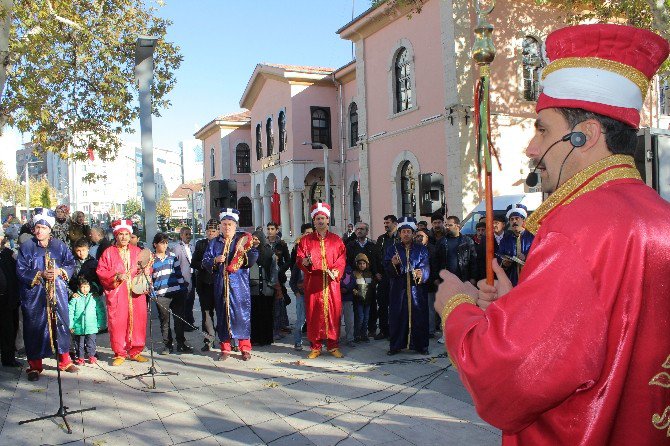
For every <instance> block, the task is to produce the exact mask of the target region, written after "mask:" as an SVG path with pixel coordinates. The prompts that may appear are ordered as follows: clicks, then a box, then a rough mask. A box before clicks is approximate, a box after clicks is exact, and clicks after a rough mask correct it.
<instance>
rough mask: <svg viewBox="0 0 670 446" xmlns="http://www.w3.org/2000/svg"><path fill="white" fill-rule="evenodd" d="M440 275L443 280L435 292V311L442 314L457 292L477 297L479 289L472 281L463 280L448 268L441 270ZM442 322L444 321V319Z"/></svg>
mask: <svg viewBox="0 0 670 446" xmlns="http://www.w3.org/2000/svg"><path fill="white" fill-rule="evenodd" d="M440 277H441V278H442V280H443V282H442V283H441V284H440V286H439V287H438V288H437V293H435V311H437V312H438V314H440V315H441V314H442V310H444V306H445V305H446V304H447V301H448V300H449V299H451V298H452V297H453V296H455V295H457V294H467V295H468V296H470V297H472V298H473V299H475V300H476V299H477V295H478V293H479V291H478V290H477V288H475V287H474V285H472V284H471V283H470V282H462V281H461V279H459V278H458V277H457V276H456V275H454V274H452V273H450V272H449V271H447V270H446V269H443V270H442V271H440ZM442 322H443V323H444V321H442Z"/></svg>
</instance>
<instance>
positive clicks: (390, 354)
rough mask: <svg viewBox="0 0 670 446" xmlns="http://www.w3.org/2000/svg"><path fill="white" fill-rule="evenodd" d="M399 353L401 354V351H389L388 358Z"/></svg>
mask: <svg viewBox="0 0 670 446" xmlns="http://www.w3.org/2000/svg"><path fill="white" fill-rule="evenodd" d="M398 353H400V350H389V351H387V352H386V354H387V355H388V356H393V355H397V354H398Z"/></svg>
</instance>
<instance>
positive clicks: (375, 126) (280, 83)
mask: <svg viewBox="0 0 670 446" xmlns="http://www.w3.org/2000/svg"><path fill="white" fill-rule="evenodd" d="M408 12H410V10H409V9H405V10H403V9H400V10H399V11H398V12H397V13H395V14H392V13H389V11H388V6H387V4H382V5H381V6H379V7H375V8H371V9H369V10H367V11H366V12H364V13H363V14H361V15H360V16H359V17H356V18H355V19H354V20H352V21H351V22H349V23H347V24H345V25H344V26H343V27H342V28H340V29H339V30H337V33H338V34H339V35H340V37H341V38H342V39H345V40H348V41H351V42H352V43H353V44H354V48H355V60H354V61H352V62H350V63H348V64H346V65H344V66H343V67H341V68H338V69H335V70H333V69H329V68H321V67H307V66H290V65H275V64H259V65H257V66H256V68H255V69H254V72H253V73H252V75H251V78H250V80H249V82H248V84H247V87H246V89H245V91H244V92H243V94H242V98H241V100H240V105H241V106H242V107H243V108H245V109H247V110H248V116H249V120H248V127H246V126H245V127H241V126H240V127H237V129H238V130H239V131H241V130H245V131H246V136H245V133H244V132H241V133H239V136H237V138H238V139H239V140H240V141H242V140H244V141H249V143H250V144H249V146H250V149H251V172H250V173H249V174H247V177H248V178H250V190H251V198H252V200H253V212H252V214H253V224H254V225H265V224H266V223H267V222H268V221H270V220H279V222H280V223H281V226H282V231H283V233H284V234H285V237H286V235H287V234H290V235H291V237H290V238H291V239H293V238H295V236H296V235H297V234H298V232H299V227H300V224H302V223H303V222H305V221H309V216H308V209H309V206H310V205H311V204H312V203H313V202H315V201H316V200H322V201H325V200H326V199H327V198H328V199H329V201H330V203H331V204H332V207H333V218H332V219H331V220H332V223H333V224H334V228H333V230H334V231H337V232H343V229H344V228H346V225H347V223H350V222H351V223H354V222H356V221H361V220H362V221H365V222H368V223H370V225H371V233H372V235H374V236H376V235H379V234H380V233H382V232H383V217H384V215H387V214H395V215H398V216H400V215H412V216H415V217H417V218H419V219H420V218H421V214H422V212H421V210H422V209H421V203H422V201H426V200H427V201H429V202H430V201H433V200H434V198H433V194H432V193H433V192H436V191H437V192H439V190H440V188H439V187H438V188H437V189H435V190H434V189H432V188H430V187H429V188H426V187H422V181H423V180H424V179H425V177H426V176H427V175H428V177H429V178H431V179H433V181H434V182H437V183H440V182H441V186H442V187H443V190H444V200H445V202H446V211H445V212H446V213H447V214H448V215H456V216H459V217H462V216H464V215H466V214H467V212H468V211H469V210H471V209H472V208H473V207H474V206H475V205H476V204H477V203H478V202H479V201H480V199H481V198H480V197H481V190H480V183H479V179H478V178H479V174H478V167H477V165H478V158H479V155H478V154H477V153H476V148H475V144H474V134H473V112H474V101H473V91H474V84H475V80H476V78H477V76H478V69H477V67H476V65H475V64H474V62H473V60H472V58H471V48H472V46H473V43H474V33H473V30H474V28H475V27H476V21H477V17H476V11H475V10H474V5H473V4H472V2H470V1H466V0H455V1H453V2H445V1H439V0H428V1H426V2H425V3H424V4H423V7H422V11H421V12H420V13H415V14H413V15H412V17H411V20H408V19H407V13H408ZM488 19H489V21H490V22H491V24H492V25H493V26H494V28H495V31H494V44H495V47H496V50H497V55H496V58H495V60H494V61H493V63H492V65H491V92H492V93H491V106H490V107H491V129H492V143H493V146H494V147H495V149H496V151H497V153H498V161H499V164H498V162H495V161H494V171H493V178H494V195H502V194H513V193H520V192H529V191H532V190H529V189H528V188H527V186H526V185H525V183H524V179H525V177H526V175H527V174H528V172H529V171H530V163H529V160H528V158H527V157H526V156H525V148H526V145H527V143H528V141H529V140H530V139H531V137H532V135H533V132H534V127H533V124H534V119H535V103H536V99H537V97H538V96H539V76H540V73H541V70H542V68H543V67H544V65H545V64H546V62H545V61H544V60H543V58H542V57H541V54H542V45H543V42H544V40H545V39H546V36H547V35H548V34H549V33H550V32H551V31H553V30H554V29H557V28H560V27H562V26H565V24H564V22H563V20H562V19H561V17H560V13H559V12H558V11H556V10H554V9H551V8H548V7H542V6H538V5H537V4H536V3H535V2H533V1H530V0H521V1H511V0H500V1H498V2H497V4H496V8H495V10H494V11H493V13H492V14H491V15H490V16H488ZM652 84H653V85H654V87H652V91H651V92H650V94H648V95H647V100H646V103H645V108H644V110H643V112H642V123H643V124H642V125H647V126H648V125H656V124H657V123H659V122H664V120H663V119H661V115H662V113H660V112H659V111H660V108H661V107H660V105H659V88H660V87H659V85H660V84H659V83H658V82H654V83H652ZM666 108H668V107H666ZM210 124H211V123H210ZM200 132H202V130H201V131H200ZM198 135H200V136H198ZM201 136H203V135H202V134H201V133H198V134H196V137H197V138H198V139H200V140H203V138H202V137H201ZM245 138H246V139H245ZM303 142H308V143H319V144H325V145H326V146H328V147H329V150H328V152H329V157H328V162H327V169H328V178H329V185H330V193H329V197H326V192H325V175H324V173H325V170H324V167H325V165H326V160H325V159H324V157H323V150H320V149H314V148H313V147H312V146H310V145H308V146H305V145H303ZM213 147H214V146H213ZM219 147H220V148H221V149H222V150H225V149H226V147H222V146H219ZM234 147H235V146H234V145H232V146H231V145H228V146H227V148H228V150H230V152H228V155H225V154H221V155H215V159H216V160H219V159H220V158H216V157H217V156H218V157H222V158H225V157H226V156H227V157H228V158H231V157H233V156H235V155H234V154H235V148H234ZM204 150H205V151H204V153H205V158H207V153H208V152H207V150H210V149H209V148H207V147H205V148H204ZM217 162H218V161H217ZM207 174H208V172H207V159H205V175H206V176H207ZM437 195H438V196H439V195H440V194H439V193H438V194H437ZM438 199H439V198H438ZM423 215H424V218H426V219H427V214H426V213H425V212H424V213H423Z"/></svg>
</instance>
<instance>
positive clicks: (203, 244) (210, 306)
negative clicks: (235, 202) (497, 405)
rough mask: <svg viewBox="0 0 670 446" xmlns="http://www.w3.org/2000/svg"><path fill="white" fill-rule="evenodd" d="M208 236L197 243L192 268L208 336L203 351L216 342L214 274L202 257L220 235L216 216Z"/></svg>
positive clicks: (203, 326)
mask: <svg viewBox="0 0 670 446" xmlns="http://www.w3.org/2000/svg"><path fill="white" fill-rule="evenodd" d="M205 236H206V238H203V239H200V240H198V241H197V242H196V244H195V249H194V251H193V257H191V268H193V271H194V272H195V276H196V279H195V290H196V292H197V293H198V299H199V301H200V311H201V312H202V325H201V326H202V331H204V332H205V333H207V335H208V336H205V337H204V340H203V343H204V345H203V346H202V348H201V349H200V350H201V351H203V352H207V351H209V350H210V347H211V344H212V343H213V342H214V336H215V335H216V332H215V331H214V274H213V273H212V271H210V270H208V269H207V268H203V267H202V258H203V257H204V255H205V252H206V251H207V246H209V241H210V240H212V239H215V238H216V237H218V236H219V222H218V221H216V219H215V218H212V219H210V220H209V221H208V222H207V229H206V230H205Z"/></svg>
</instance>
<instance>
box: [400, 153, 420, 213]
mask: <svg viewBox="0 0 670 446" xmlns="http://www.w3.org/2000/svg"><path fill="white" fill-rule="evenodd" d="M415 188H416V181H415V179H414V166H412V163H410V162H409V161H405V163H404V164H403V165H402V168H401V169H400V198H401V200H402V202H401V207H400V210H401V214H402V215H403V216H405V217H415V216H416V194H415Z"/></svg>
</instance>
